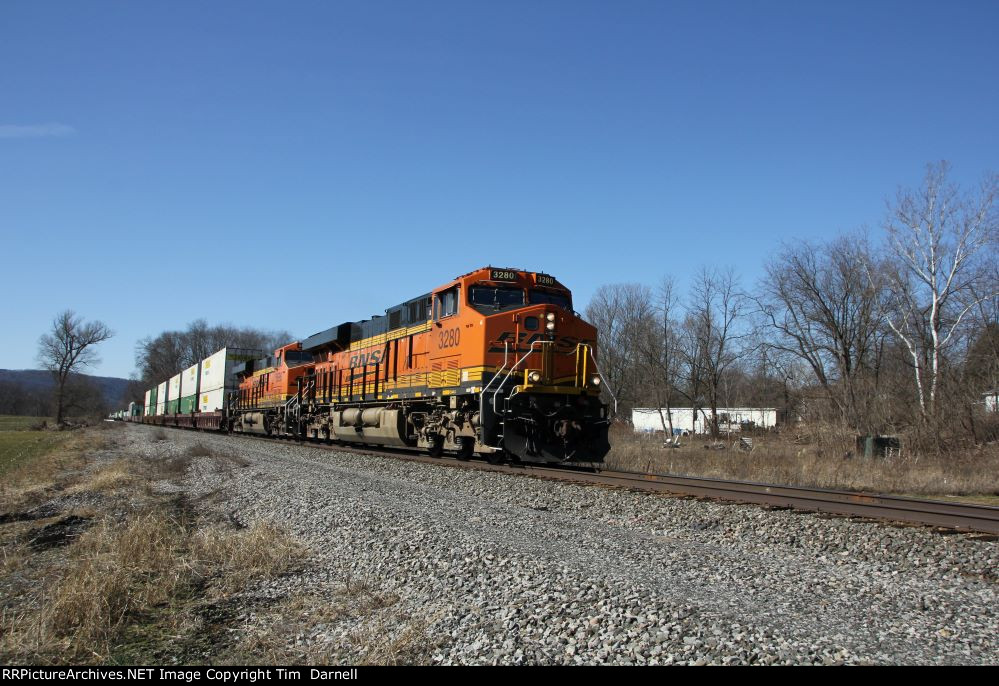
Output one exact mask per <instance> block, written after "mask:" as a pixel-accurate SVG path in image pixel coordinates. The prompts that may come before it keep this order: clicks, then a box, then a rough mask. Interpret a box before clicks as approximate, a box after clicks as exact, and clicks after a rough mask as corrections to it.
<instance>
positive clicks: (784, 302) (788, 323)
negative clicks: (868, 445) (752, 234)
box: [754, 236, 886, 428]
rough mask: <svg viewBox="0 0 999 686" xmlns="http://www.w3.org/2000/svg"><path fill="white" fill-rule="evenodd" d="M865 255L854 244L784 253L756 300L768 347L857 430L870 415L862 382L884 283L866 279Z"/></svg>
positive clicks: (877, 336) (879, 337)
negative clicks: (789, 359)
mask: <svg viewBox="0 0 999 686" xmlns="http://www.w3.org/2000/svg"><path fill="white" fill-rule="evenodd" d="M869 255H870V249H869V248H868V245H867V241H866V240H865V239H864V238H862V237H855V236H842V237H839V238H836V239H834V240H832V241H830V242H828V243H825V244H822V245H810V244H803V245H800V246H787V247H785V248H784V249H783V250H782V251H781V252H780V253H779V254H778V255H777V256H776V257H774V258H773V259H771V260H770V263H769V264H768V265H767V275H766V277H765V278H764V279H763V280H761V282H760V284H759V288H758V289H757V291H758V293H759V296H757V297H755V298H754V300H755V301H756V303H757V305H758V308H759V310H758V311H759V312H760V314H761V315H762V317H763V319H764V322H765V324H766V325H767V326H768V328H769V330H770V332H771V334H772V335H770V336H768V337H767V338H768V339H769V340H768V345H769V346H770V347H771V348H773V349H776V350H779V351H781V352H785V353H789V354H791V355H794V356H795V357H797V358H799V359H800V360H802V361H804V362H805V363H806V364H807V365H808V367H809V368H810V369H811V371H812V373H813V374H814V376H815V379H816V382H817V383H818V385H819V386H820V387H821V388H822V389H823V390H824V392H825V393H826V394H827V396H828V398H829V400H830V401H831V402H832V404H833V405H834V406H835V408H836V410H838V412H839V413H840V415H841V417H842V418H843V419H845V420H846V421H847V422H848V423H849V424H850V425H851V426H854V427H856V428H860V425H861V424H863V423H864V422H865V421H867V419H866V418H867V417H868V410H869V409H870V408H869V404H870V403H869V400H870V398H869V395H870V394H869V393H866V392H862V390H861V388H860V385H861V380H862V377H864V376H865V375H866V376H875V375H876V369H877V365H878V360H879V356H880V351H881V346H882V342H883V338H884V335H883V332H882V328H883V327H882V320H883V318H884V315H885V311H886V310H885V303H886V293H885V288H884V279H883V277H881V276H874V277H873V278H869V275H868V274H867V273H866V271H865V269H864V265H865V264H867V263H868V261H869Z"/></svg>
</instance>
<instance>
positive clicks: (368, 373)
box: [123, 267, 610, 465]
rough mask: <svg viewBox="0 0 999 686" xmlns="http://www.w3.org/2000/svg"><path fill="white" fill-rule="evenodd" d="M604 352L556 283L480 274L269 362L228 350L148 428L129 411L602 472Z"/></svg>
mask: <svg viewBox="0 0 999 686" xmlns="http://www.w3.org/2000/svg"><path fill="white" fill-rule="evenodd" d="M596 343H597V331H596V329H595V328H594V327H593V326H592V325H590V324H588V323H587V322H585V321H583V319H582V318H581V317H580V316H579V315H578V314H577V313H576V312H575V311H574V310H573V307H572V294H571V293H570V291H569V289H567V288H566V287H565V286H564V285H562V283H561V282H559V281H558V279H556V278H555V277H553V276H551V275H549V274H545V273H539V272H529V271H524V270H520V269H499V268H495V267H484V268H481V269H476V270H475V271H472V272H469V273H468V274H464V275H462V276H459V277H457V278H456V279H454V280H452V281H449V282H447V283H445V284H443V285H441V286H439V287H438V288H435V289H433V290H432V291H430V292H429V293H425V294H423V295H420V296H418V297H415V298H412V299H410V300H407V301H406V302H403V303H401V304H399V305H396V306H394V307H390V308H388V309H387V310H385V314H384V315H377V316H374V317H372V318H371V319H367V320H363V321H357V322H345V323H343V324H339V325H338V326H334V327H332V328H330V329H327V330H325V331H320V332H319V333H316V334H314V335H312V336H309V337H308V338H306V339H304V340H301V341H295V342H293V343H289V344H287V345H284V346H282V347H280V348H278V349H277V350H274V351H267V352H264V351H259V350H247V349H236V348H225V349H223V350H220V351H219V352H217V353H215V354H214V355H212V356H211V357H209V358H207V359H205V360H202V361H201V362H199V363H197V364H195V365H193V366H191V367H189V368H188V369H185V370H183V371H181V372H180V373H178V374H177V375H175V376H174V377H172V378H170V379H167V380H164V381H163V382H162V383H160V384H158V385H157V386H156V387H154V388H151V389H149V390H148V391H147V392H146V398H145V405H144V406H143V407H142V412H141V415H142V416H141V417H137V416H136V411H135V408H134V407H132V408H131V409H130V411H129V412H128V413H123V414H127V415H128V416H126V417H125V418H126V419H130V420H132V421H136V420H141V421H143V422H145V423H152V424H161V425H171V426H186V427H194V428H202V429H213V430H220V431H227V432H232V433H244V434H256V435H264V436H279V437H293V438H298V439H313V440H317V441H326V442H340V443H349V444H364V445H378V446H392V447H397V448H404V449H414V450H421V451H425V452H427V453H429V454H430V455H432V456H441V455H442V454H443V453H444V452H445V451H447V452H449V453H453V454H455V455H457V456H458V457H459V458H461V459H470V458H472V457H473V456H480V457H482V458H484V459H486V460H488V461H490V462H500V461H505V460H511V461H518V462H540V463H572V464H580V463H581V464H591V465H592V464H599V463H601V462H602V461H603V459H604V456H605V455H606V454H607V452H608V450H609V449H610V445H609V443H608V437H607V432H608V425H609V419H608V406H607V404H606V403H605V402H604V401H603V400H602V399H601V392H602V390H603V389H605V388H606V383H605V380H604V378H603V376H602V375H601V373H600V370H599V368H598V367H597V363H596Z"/></svg>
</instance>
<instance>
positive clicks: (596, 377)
mask: <svg viewBox="0 0 999 686" xmlns="http://www.w3.org/2000/svg"><path fill="white" fill-rule="evenodd" d="M600 381H601V379H600V375H599V374H594V375H593V376H591V377H590V385H592V386H599V385H600Z"/></svg>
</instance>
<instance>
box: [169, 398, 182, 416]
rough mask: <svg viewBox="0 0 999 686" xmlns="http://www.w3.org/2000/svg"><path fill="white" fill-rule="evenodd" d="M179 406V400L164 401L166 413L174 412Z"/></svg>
mask: <svg viewBox="0 0 999 686" xmlns="http://www.w3.org/2000/svg"><path fill="white" fill-rule="evenodd" d="M179 408H180V400H167V402H166V413H167V414H176V413H177V410H178V409H179Z"/></svg>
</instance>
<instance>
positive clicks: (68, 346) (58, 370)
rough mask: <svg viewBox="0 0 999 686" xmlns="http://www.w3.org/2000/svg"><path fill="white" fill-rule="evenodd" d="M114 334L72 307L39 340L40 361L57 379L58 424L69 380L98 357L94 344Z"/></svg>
mask: <svg viewBox="0 0 999 686" xmlns="http://www.w3.org/2000/svg"><path fill="white" fill-rule="evenodd" d="M113 335H114V333H113V332H112V331H111V329H110V328H108V327H107V325H105V324H104V323H102V322H99V321H94V322H90V323H89V324H85V323H84V322H83V319H82V318H81V317H78V316H77V315H76V314H75V313H74V312H73V311H72V310H66V311H65V312H62V313H60V314H59V315H57V316H56V318H55V319H54V320H53V321H52V331H51V332H50V333H47V334H44V335H43V336H42V337H41V338H40V339H39V340H38V361H39V362H40V363H41V365H42V367H43V368H45V369H47V370H49V371H50V372H51V373H52V376H53V377H54V379H55V383H56V416H55V421H56V424H61V423H62V420H63V412H64V410H65V406H66V400H67V397H66V390H67V382H68V381H69V380H70V378H71V377H72V375H73V374H75V373H78V372H79V371H80V370H81V369H82V368H84V367H88V366H91V365H93V364H96V363H97V362H98V361H99V358H98V357H97V352H96V351H95V350H94V346H95V345H97V344H98V343H101V342H103V341H106V340H108V339H109V338H111V336H113Z"/></svg>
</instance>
